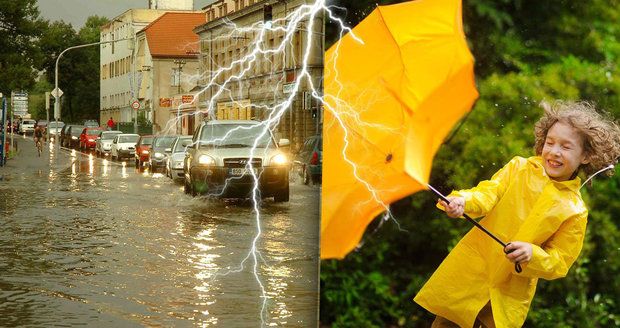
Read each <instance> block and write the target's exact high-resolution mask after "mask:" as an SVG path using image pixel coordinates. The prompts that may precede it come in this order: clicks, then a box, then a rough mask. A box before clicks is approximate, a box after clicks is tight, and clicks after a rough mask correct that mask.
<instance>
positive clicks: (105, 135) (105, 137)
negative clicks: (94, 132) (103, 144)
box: [101, 132, 121, 140]
mask: <svg viewBox="0 0 620 328" xmlns="http://www.w3.org/2000/svg"><path fill="white" fill-rule="evenodd" d="M119 134H121V132H105V133H103V132H102V133H101V140H112V139H114V137H116V136H117V135H119Z"/></svg>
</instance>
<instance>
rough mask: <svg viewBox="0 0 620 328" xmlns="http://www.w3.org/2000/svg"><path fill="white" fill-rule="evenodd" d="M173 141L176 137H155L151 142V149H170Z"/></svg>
mask: <svg viewBox="0 0 620 328" xmlns="http://www.w3.org/2000/svg"><path fill="white" fill-rule="evenodd" d="M174 140H176V137H157V138H155V140H154V141H153V147H157V148H169V147H172V143H173V142H174Z"/></svg>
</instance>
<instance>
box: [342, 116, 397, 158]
mask: <svg viewBox="0 0 620 328" xmlns="http://www.w3.org/2000/svg"><path fill="white" fill-rule="evenodd" d="M344 124H345V125H346V126H347V128H348V129H349V132H350V133H352V134H354V135H356V136H357V137H358V138H359V139H360V140H362V141H364V142H365V143H367V144H368V145H370V146H372V147H373V148H374V149H375V150H376V151H378V152H379V153H381V154H382V155H384V156H386V158H387V155H391V152H389V153H385V151H383V149H381V148H380V147H379V146H377V145H376V144H374V143H372V142H370V140H368V139H366V138H365V137H364V136H363V135H362V134H361V133H359V132H357V131H356V130H355V129H354V128H352V127H351V126H350V125H349V124H348V123H344ZM390 160H391V158H390Z"/></svg>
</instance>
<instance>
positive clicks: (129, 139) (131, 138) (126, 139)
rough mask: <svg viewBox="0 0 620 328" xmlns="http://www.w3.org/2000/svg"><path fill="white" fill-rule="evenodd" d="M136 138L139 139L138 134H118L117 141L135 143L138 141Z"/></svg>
mask: <svg viewBox="0 0 620 328" xmlns="http://www.w3.org/2000/svg"><path fill="white" fill-rule="evenodd" d="M138 139H140V136H120V137H118V142H120V143H129V142H133V143H136V142H138Z"/></svg>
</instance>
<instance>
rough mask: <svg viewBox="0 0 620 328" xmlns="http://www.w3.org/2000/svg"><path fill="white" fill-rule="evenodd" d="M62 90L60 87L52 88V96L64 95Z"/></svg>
mask: <svg viewBox="0 0 620 328" xmlns="http://www.w3.org/2000/svg"><path fill="white" fill-rule="evenodd" d="M62 94H63V92H62V90H60V88H54V90H52V96H54V98H56V99H58V98H59V97H62Z"/></svg>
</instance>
